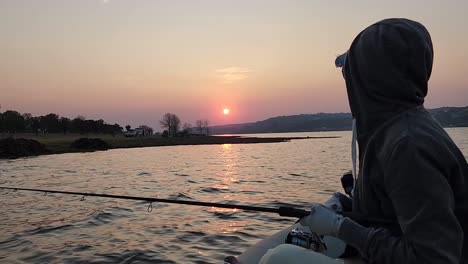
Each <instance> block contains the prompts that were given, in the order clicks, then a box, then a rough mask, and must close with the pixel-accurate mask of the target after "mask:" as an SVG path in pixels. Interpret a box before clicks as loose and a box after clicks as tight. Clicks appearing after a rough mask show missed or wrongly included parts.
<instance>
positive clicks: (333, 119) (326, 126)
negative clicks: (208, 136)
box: [210, 106, 468, 135]
mask: <svg viewBox="0 0 468 264" xmlns="http://www.w3.org/2000/svg"><path fill="white" fill-rule="evenodd" d="M429 112H431V113H432V115H434V117H435V118H436V119H437V120H438V121H439V122H440V123H441V124H442V126H444V127H468V106H465V107H441V108H435V109H429ZM351 119H352V118H351V114H350V113H318V114H301V115H291V116H277V117H272V118H269V119H266V120H263V121H258V122H254V123H244V124H233V125H224V126H213V127H211V128H210V132H211V133H212V134H215V135H219V134H253V133H284V132H314V131H343V130H351Z"/></svg>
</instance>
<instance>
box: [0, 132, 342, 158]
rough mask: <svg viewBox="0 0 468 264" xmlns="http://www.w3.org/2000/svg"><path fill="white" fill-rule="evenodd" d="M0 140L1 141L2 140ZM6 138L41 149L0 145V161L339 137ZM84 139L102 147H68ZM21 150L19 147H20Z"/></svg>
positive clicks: (34, 136) (70, 136)
mask: <svg viewBox="0 0 468 264" xmlns="http://www.w3.org/2000/svg"><path fill="white" fill-rule="evenodd" d="M5 138H6V137H3V138H2V139H5ZM10 138H14V139H15V140H16V141H19V140H24V139H26V140H33V141H37V142H39V143H41V144H42V145H43V149H42V150H40V151H36V152H28V151H23V152H21V151H18V150H17V149H18V146H13V147H12V148H14V149H13V152H11V151H10V152H8V149H1V148H5V147H4V146H0V159H15V158H23V157H31V156H42V155H52V154H64V153H84V152H93V151H103V150H110V149H123V148H144V147H166V146H187V145H222V144H260V143H281V142H289V141H291V140H300V139H325V138H340V137H339V136H319V137H310V136H309V137H265V138H264V137H242V136H192V137H170V138H163V137H160V136H146V137H130V138H127V137H124V136H122V135H118V136H111V135H99V134H96V135H62V134H48V135H38V136H36V135H28V134H18V135H12V136H11V137H10ZM81 138H85V139H90V140H100V141H103V142H104V143H105V144H106V147H105V148H94V147H93V146H91V147H90V146H87V147H85V148H73V147H71V144H72V143H73V142H75V141H77V140H78V139H81ZM20 147H22V146H20Z"/></svg>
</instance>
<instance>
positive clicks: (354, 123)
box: [351, 118, 357, 195]
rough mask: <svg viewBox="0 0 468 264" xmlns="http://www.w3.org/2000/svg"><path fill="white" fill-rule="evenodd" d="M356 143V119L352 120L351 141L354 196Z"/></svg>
mask: <svg viewBox="0 0 468 264" xmlns="http://www.w3.org/2000/svg"><path fill="white" fill-rule="evenodd" d="M356 142H357V133H356V118H353V136H352V141H351V159H352V161H353V170H352V173H353V178H354V181H353V190H352V193H353V195H354V190H355V187H356V184H357V174H356V162H357V150H356Z"/></svg>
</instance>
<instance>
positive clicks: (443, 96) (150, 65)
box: [0, 0, 468, 130]
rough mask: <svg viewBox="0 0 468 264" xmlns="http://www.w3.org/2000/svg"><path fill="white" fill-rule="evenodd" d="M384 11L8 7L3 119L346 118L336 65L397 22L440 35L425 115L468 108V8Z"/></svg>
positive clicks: (248, 4)
mask: <svg viewBox="0 0 468 264" xmlns="http://www.w3.org/2000/svg"><path fill="white" fill-rule="evenodd" d="M330 2H331V3H330ZM379 2H380V1H370V0H368V1H344V0H343V1H312V0H310V1H309V0H307V1H306V0H304V1H274V0H268V1H267V0H262V1H254V0H248V1H247V0H245V1H243V0H238V1H228V0H222V1H219V0H209V1H208V0H200V1H190V0H186V1H179V0H173V1H152V0H135V1H131V0H106V1H103V0H75V1H62V0H53V1H52V0H43V1H26V0H3V1H1V2H0V38H1V41H0V104H1V107H2V108H1V111H5V110H7V109H14V110H18V111H20V112H31V113H32V114H33V115H41V114H47V113H50V112H54V113H58V114H59V115H61V116H67V117H70V118H74V117H76V116H77V115H83V116H85V117H87V118H93V119H99V118H102V119H104V120H106V121H107V122H109V123H114V122H118V123H120V124H121V125H126V124H130V125H132V126H136V125H141V124H146V125H149V126H153V127H155V128H156V129H157V130H158V129H159V125H158V121H159V120H160V119H161V117H162V115H163V114H164V113H166V112H171V113H175V114H177V115H178V116H179V117H180V118H181V119H182V122H188V123H193V122H194V121H195V120H197V119H208V120H210V123H211V124H212V125H214V124H229V123H242V122H251V121H258V120H263V119H266V118H269V117H273V116H278V115H291V114H300V113H316V112H348V111H349V106H348V103H347V99H346V92H345V88H344V82H343V80H342V76H341V73H340V71H339V70H337V69H335V67H334V64H333V61H334V58H335V56H336V55H337V54H338V53H340V52H343V51H345V50H347V48H348V47H349V45H350V43H351V41H352V40H353V38H354V37H355V36H356V34H358V33H359V32H360V31H361V30H362V29H363V28H365V27H366V26H368V25H370V24H371V23H373V22H376V21H378V20H381V19H383V18H387V17H407V18H411V19H414V20H417V21H419V22H421V23H423V24H424V25H425V26H426V27H427V28H428V30H429V31H430V33H431V35H432V39H433V42H434V48H435V62H434V71H433V76H432V79H431V82H430V90H429V95H428V97H427V101H426V106H427V107H430V108H431V107H439V106H466V105H468V92H467V91H468V90H467V89H468V72H467V69H468V51H467V47H468V20H467V19H466V18H465V16H466V15H465V12H466V10H468V1H435V0H434V1H422V0H420V1H385V2H381V3H379ZM224 107H229V108H230V109H231V113H230V114H229V115H227V116H224V115H223V114H222V109H223V108H224Z"/></svg>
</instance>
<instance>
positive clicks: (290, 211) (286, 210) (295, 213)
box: [0, 186, 397, 225]
mask: <svg viewBox="0 0 468 264" xmlns="http://www.w3.org/2000/svg"><path fill="white" fill-rule="evenodd" d="M0 189H3V190H14V191H29V192H44V193H59V194H71V195H81V196H83V198H84V197H86V196H94V197H105V198H113V199H122V200H135V201H146V202H150V203H153V202H158V203H171V204H185V205H194V206H207V207H217V208H228V209H241V210H246V211H253V212H264V213H276V214H279V215H280V216H284V217H295V218H302V217H304V216H307V215H309V214H310V212H309V211H306V210H303V209H298V208H294V207H291V206H280V207H278V208H272V207H262V206H252V205H242V204H225V203H212V202H200V201H189V200H172V199H162V198H152V197H140V196H126V195H115V194H105V193H86V192H69V191H56V190H45V189H31V188H16V187H6V186H5V187H4V186H0ZM83 198H82V199H83ZM150 208H152V207H151V204H150V207H148V209H150ZM338 213H339V214H341V215H343V216H345V217H349V218H351V219H353V220H354V221H357V222H358V223H362V224H366V223H367V224H368V223H379V224H382V225H393V224H395V223H397V222H396V221H395V220H390V219H381V218H370V217H363V216H360V215H357V214H355V213H352V212H338Z"/></svg>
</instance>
